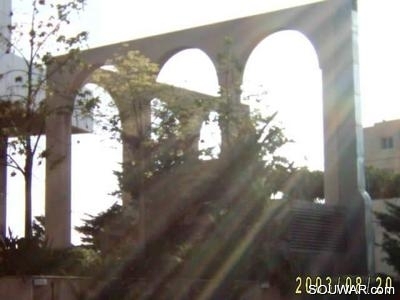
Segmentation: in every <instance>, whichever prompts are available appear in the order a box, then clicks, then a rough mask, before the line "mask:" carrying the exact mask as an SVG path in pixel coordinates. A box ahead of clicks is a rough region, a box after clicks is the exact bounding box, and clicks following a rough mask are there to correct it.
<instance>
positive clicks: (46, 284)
mask: <svg viewBox="0 0 400 300" xmlns="http://www.w3.org/2000/svg"><path fill="white" fill-rule="evenodd" d="M87 283H88V280H87V279H85V278H77V277H54V276H26V277H11V276H10V277H2V278H0V299H4V300H6V299H10V300H11V299H12V300H80V299H84V298H82V292H83V291H84V287H85V286H86V284H87Z"/></svg>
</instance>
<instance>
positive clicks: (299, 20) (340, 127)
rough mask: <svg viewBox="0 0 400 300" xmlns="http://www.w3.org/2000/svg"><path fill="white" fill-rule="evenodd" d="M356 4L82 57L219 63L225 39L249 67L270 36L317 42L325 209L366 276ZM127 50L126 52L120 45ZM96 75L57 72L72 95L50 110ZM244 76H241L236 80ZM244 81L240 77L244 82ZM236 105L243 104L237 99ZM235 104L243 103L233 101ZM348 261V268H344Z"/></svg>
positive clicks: (62, 219)
mask: <svg viewBox="0 0 400 300" xmlns="http://www.w3.org/2000/svg"><path fill="white" fill-rule="evenodd" d="M356 10H357V9H356V7H355V1H351V0H327V1H322V2H317V3H313V4H308V5H305V6H299V7H294V8H289V9H284V10H280V11H276V12H270V13H264V14H260V15H255V16H250V17H245V18H240V19H235V20H230V21H226V22H221V23H216V24H211V25H206V26H201V27H196V28H190V29H185V30H181V31H176V32H172V33H166V34H161V35H157V36H151V37H147V38H141V39H137V40H132V41H127V42H124V43H120V44H113V45H107V46H104V47H99V48H95V49H90V50H87V51H84V52H83V57H84V59H85V61H86V62H88V63H89V64H91V65H92V66H93V69H96V68H98V67H100V66H102V65H104V64H106V63H107V61H108V60H109V59H110V58H111V57H112V56H113V55H114V54H115V52H116V51H121V49H126V50H132V49H134V50H139V51H140V52H141V53H143V54H144V55H145V56H147V57H149V58H150V59H151V60H152V61H154V62H156V63H158V64H159V65H160V66H161V67H162V66H163V64H164V63H165V62H166V61H167V60H168V59H169V58H170V57H171V56H172V55H174V54H175V53H177V52H179V51H180V50H183V49H188V48H198V49H200V50H202V51H204V52H205V53H206V54H207V55H208V56H209V57H210V59H211V60H212V61H213V63H214V65H215V66H217V55H218V53H221V51H222V49H223V47H224V39H225V38H226V37H229V38H230V39H231V40H232V48H231V50H232V52H233V55H235V57H236V58H237V59H238V60H239V63H240V64H242V65H243V66H244V65H245V63H246V61H247V59H248V57H249V55H250V53H251V51H252V50H253V49H254V47H255V46H256V45H257V44H258V43H259V42H260V41H261V40H262V39H263V38H265V37H267V36H268V35H270V34H272V33H275V32H277V31H281V30H297V31H299V32H301V33H303V34H304V35H305V36H306V37H307V38H308V39H309V40H310V41H311V43H312V44H313V45H314V47H315V50H316V52H317V54H318V60H319V66H320V68H321V71H322V78H323V117H324V154H325V198H326V202H327V205H332V206H340V207H344V208H345V211H346V212H347V213H346V220H347V222H349V224H350V226H351V228H353V230H354V236H352V242H351V243H352V245H353V246H354V247H350V250H349V251H348V253H347V254H346V255H345V256H344V259H345V262H346V261H347V262H354V261H359V262H360V263H358V264H357V267H356V269H357V270H359V271H360V272H363V273H366V272H367V271H368V270H371V268H372V267H371V266H372V246H373V245H372V239H371V238H370V227H369V226H370V223H371V222H370V199H369V197H368V195H367V194H366V193H365V191H364V179H363V176H364V175H363V168H364V167H363V149H362V148H363V147H362V136H361V133H362V127H361V123H360V119H359V116H360V112H359V104H360V103H359V88H358V73H357V72H358V57H357V23H356V19H355V17H356ZM121 47H122V48H121ZM92 71H93V70H87V69H84V70H79V69H76V70H75V72H74V73H72V74H67V73H63V74H59V75H58V76H57V78H55V79H54V82H53V84H57V82H58V80H59V81H60V82H69V83H70V86H69V91H67V92H69V94H70V97H66V98H65V97H57V96H54V97H53V98H52V99H50V100H49V101H50V102H49V103H50V105H54V106H59V105H63V104H66V103H71V101H74V91H76V90H77V89H79V88H80V87H81V86H82V85H83V84H84V82H85V80H86V78H87V77H88V76H89V75H90V73H91V72H92ZM217 74H218V80H219V84H220V85H221V86H222V87H229V85H231V84H232V81H231V80H232V78H228V77H227V76H226V73H224V71H223V70H219V69H218V67H217ZM238 76H240V77H241V76H242V74H240V75H238ZM239 80H241V78H239ZM237 101H239V100H237ZM232 105H239V102H238V103H233V104H232ZM70 124H71V113H70V112H67V111H66V112H65V113H61V114H56V115H52V116H50V117H49V119H48V121H47V149H50V150H51V151H49V156H48V158H47V166H46V168H47V170H46V171H47V174H46V222H47V227H48V234H49V236H50V238H51V240H52V242H53V245H54V246H55V247H63V246H67V245H69V243H70V234H71V232H70V230H71V229H70V227H71V226H70V225H71V222H70V214H69V212H70V210H71V199H70V198H71V193H70V190H71V178H70V177H71V145H70V135H71V125H70ZM344 264H345V263H344Z"/></svg>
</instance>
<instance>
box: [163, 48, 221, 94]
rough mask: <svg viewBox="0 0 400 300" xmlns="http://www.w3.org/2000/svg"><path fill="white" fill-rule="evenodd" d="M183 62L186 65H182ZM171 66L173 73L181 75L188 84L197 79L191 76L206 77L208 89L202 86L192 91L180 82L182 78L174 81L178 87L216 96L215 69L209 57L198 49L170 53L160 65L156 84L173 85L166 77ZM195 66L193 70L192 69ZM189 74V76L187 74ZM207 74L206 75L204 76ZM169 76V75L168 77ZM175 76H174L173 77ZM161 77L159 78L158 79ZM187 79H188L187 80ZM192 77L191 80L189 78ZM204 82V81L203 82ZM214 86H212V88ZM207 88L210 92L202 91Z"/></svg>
mask: <svg viewBox="0 0 400 300" xmlns="http://www.w3.org/2000/svg"><path fill="white" fill-rule="evenodd" d="M182 62H185V63H186V64H183V63H182ZM171 66H173V67H174V70H173V71H174V72H176V73H178V74H179V75H181V76H182V75H183V76H184V77H185V79H186V81H187V82H188V83H190V80H197V81H199V78H193V76H192V75H193V74H196V72H197V73H200V74H201V75H202V76H204V75H206V76H207V81H208V82H207V85H209V86H208V87H205V86H202V88H203V90H202V89H198V88H197V89H196V87H195V88H194V89H193V88H191V86H188V85H186V86H185V84H184V83H183V84H182V82H181V80H182V78H175V81H178V82H177V83H178V85H176V86H178V87H180V88H185V89H188V90H192V91H195V92H198V93H204V94H210V95H213V96H216V95H217V94H218V77H217V72H216V67H215V64H214V62H213V61H212V59H211V58H210V56H209V55H208V54H207V53H206V52H205V51H203V50H202V49H200V48H182V49H179V50H176V51H174V52H172V53H169V54H168V59H166V60H164V61H163V63H162V64H160V71H159V74H158V77H157V81H158V82H164V83H167V84H169V85H175V84H174V80H172V78H169V77H168V75H169V74H168V72H169V73H171V71H170V70H171ZM193 66H195V68H193ZM188 72H189V74H188ZM205 72H207V74H204V73H205ZM170 76H171V75H170ZM175 76H176V75H175ZM160 77H161V78H160ZM187 77H189V78H187ZM190 77H192V78H190ZM203 81H204V80H203ZM212 85H214V86H212ZM205 88H208V89H209V90H210V91H208V93H207V91H205V90H204V89H205Z"/></svg>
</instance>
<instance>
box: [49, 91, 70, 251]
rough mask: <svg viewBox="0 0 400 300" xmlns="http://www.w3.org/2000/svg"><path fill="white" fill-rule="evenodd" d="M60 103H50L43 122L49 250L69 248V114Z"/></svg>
mask: <svg viewBox="0 0 400 300" xmlns="http://www.w3.org/2000/svg"><path fill="white" fill-rule="evenodd" d="M63 100H64V99H62V98H60V99H58V98H52V99H51V100H50V101H51V106H52V107H54V112H53V113H52V114H50V115H49V116H48V118H47V120H46V151H47V157H46V209H45V215H46V220H45V225H46V233H47V235H48V237H49V241H50V243H51V246H52V247H53V248H64V247H68V246H70V245H71V114H72V110H71V109H69V108H67V106H65V100H64V101H63ZM71 103H72V101H71ZM62 104H64V107H63V106H62Z"/></svg>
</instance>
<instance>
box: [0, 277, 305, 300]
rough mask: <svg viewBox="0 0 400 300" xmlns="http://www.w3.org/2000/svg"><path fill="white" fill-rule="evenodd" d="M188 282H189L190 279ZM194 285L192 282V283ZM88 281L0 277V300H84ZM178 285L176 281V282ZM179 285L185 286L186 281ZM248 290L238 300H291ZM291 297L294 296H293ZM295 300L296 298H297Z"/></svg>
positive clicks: (266, 289)
mask: <svg viewBox="0 0 400 300" xmlns="http://www.w3.org/2000/svg"><path fill="white" fill-rule="evenodd" d="M189 281H190V280H189ZM191 283H192V284H193V282H191ZM89 284H90V280H89V279H88V278H80V277H59V276H26V277H1V278H0V299H1V300H84V299H86V297H85V291H87V289H88V285H89ZM175 284H178V285H179V282H175ZM180 284H185V285H186V284H188V280H185V282H184V283H183V282H181V283H180ZM245 285H246V286H247V288H246V289H245V290H244V291H243V293H242V295H241V296H240V297H239V298H238V299H239V300H263V299H275V300H291V299H293V298H292V297H288V298H284V297H283V296H281V295H280V293H279V291H278V290H277V289H275V288H271V287H265V286H264V287H263V288H262V287H261V286H260V285H259V284H256V283H253V282H246V283H245ZM293 296H294V294H293ZM296 299H298V298H296Z"/></svg>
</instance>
